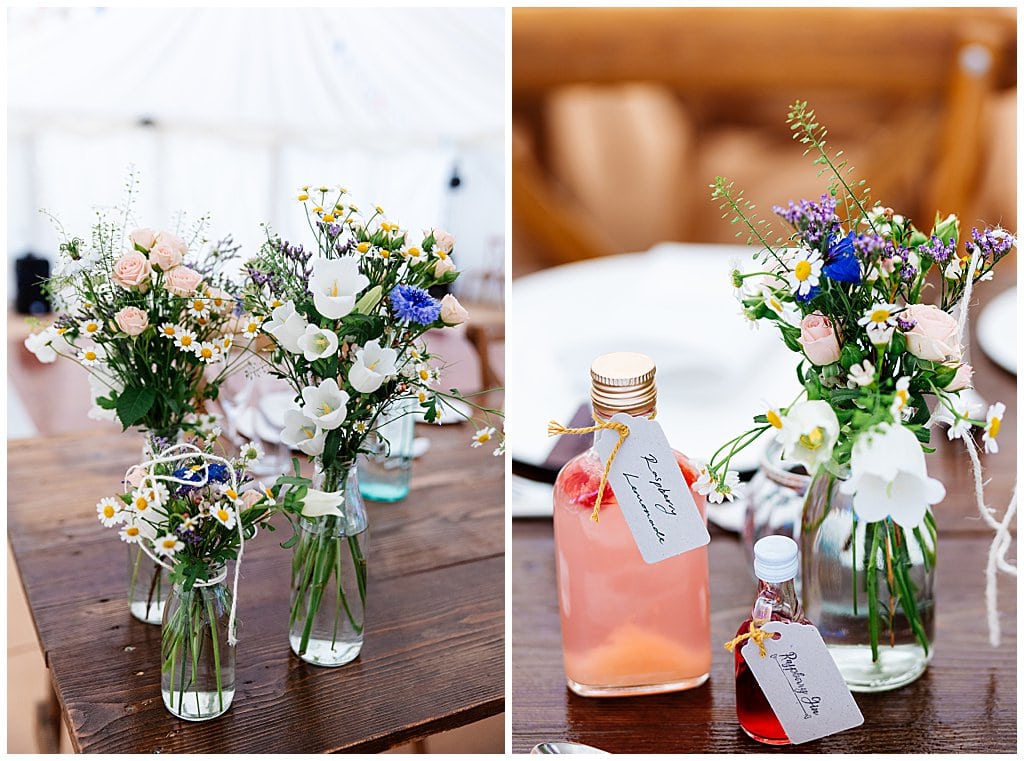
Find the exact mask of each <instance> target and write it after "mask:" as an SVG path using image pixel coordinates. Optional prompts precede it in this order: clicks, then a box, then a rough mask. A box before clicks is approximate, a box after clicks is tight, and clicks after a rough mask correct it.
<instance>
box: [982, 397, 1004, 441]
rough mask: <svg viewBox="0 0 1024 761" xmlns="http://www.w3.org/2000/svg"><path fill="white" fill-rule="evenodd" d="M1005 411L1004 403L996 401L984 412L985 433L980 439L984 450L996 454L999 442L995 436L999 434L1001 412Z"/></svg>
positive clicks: (1001, 420)
mask: <svg viewBox="0 0 1024 761" xmlns="http://www.w3.org/2000/svg"><path fill="white" fill-rule="evenodd" d="M1005 412H1006V405H1005V404H1003V403H1002V402H996V403H995V404H993V405H992V406H990V407H989V408H988V412H987V413H986V414H985V433H984V434H983V435H982V437H981V440H982V441H984V442H985V451H986V452H990V453H991V454H996V453H997V452H998V451H999V442H998V441H996V437H997V436H998V435H999V429H1000V428H1002V427H1003V413H1005Z"/></svg>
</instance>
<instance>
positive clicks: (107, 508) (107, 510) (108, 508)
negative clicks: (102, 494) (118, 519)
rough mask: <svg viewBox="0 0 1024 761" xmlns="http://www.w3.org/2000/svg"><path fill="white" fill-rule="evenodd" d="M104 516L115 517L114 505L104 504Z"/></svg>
mask: <svg viewBox="0 0 1024 761" xmlns="http://www.w3.org/2000/svg"><path fill="white" fill-rule="evenodd" d="M103 517H104V518H113V517H114V507H113V505H104V506H103Z"/></svg>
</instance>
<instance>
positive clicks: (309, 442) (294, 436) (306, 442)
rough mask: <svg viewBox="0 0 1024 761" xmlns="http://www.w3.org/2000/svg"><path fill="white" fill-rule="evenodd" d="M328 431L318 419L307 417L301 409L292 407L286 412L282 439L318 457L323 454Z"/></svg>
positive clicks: (301, 450)
mask: <svg viewBox="0 0 1024 761" xmlns="http://www.w3.org/2000/svg"><path fill="white" fill-rule="evenodd" d="M326 435H327V433H326V432H325V431H324V430H323V429H322V428H320V427H319V426H318V425H317V424H316V421H315V420H313V419H312V418H310V417H307V416H306V415H304V414H303V413H302V411H301V410H296V409H290V410H287V411H286V412H285V413H284V430H283V431H281V441H282V442H283V443H285V444H287V445H288V446H289V447H291V448H292V449H298V450H299V451H300V452H302V453H304V454H308V455H309V456H311V457H316V456H317V455H319V454H323V451H324V438H325V437H326Z"/></svg>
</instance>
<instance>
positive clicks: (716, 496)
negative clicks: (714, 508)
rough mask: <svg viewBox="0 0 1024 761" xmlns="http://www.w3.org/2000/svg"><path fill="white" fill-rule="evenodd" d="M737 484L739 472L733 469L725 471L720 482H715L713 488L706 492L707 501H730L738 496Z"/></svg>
mask: <svg viewBox="0 0 1024 761" xmlns="http://www.w3.org/2000/svg"><path fill="white" fill-rule="evenodd" d="M739 486H740V474H739V473H737V472H736V471H735V470H729V471H726V474H725V478H724V479H722V481H721V482H718V483H715V484H714V488H712V489H711V490H710V491H709V492H708V493H707V498H708V502H711V503H713V504H719V503H721V502H723V501H726V500H728V501H729V502H732V501H733V500H734V499H736V497H737V496H739V493H740V489H739Z"/></svg>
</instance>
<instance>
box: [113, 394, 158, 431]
mask: <svg viewBox="0 0 1024 761" xmlns="http://www.w3.org/2000/svg"><path fill="white" fill-rule="evenodd" d="M155 401H156V390H155V389H153V388H149V387H144V388H139V387H138V386H128V387H127V388H126V389H124V391H122V392H121V393H120V394H119V395H118V397H117V402H116V405H115V409H116V410H117V418H118V420H120V421H121V426H122V427H123V428H124V429H125V430H127V429H128V428H130V427H131V426H133V425H135V424H137V423H138V422H139V421H140V420H142V418H144V417H145V416H146V413H148V412H149V411H150V409H152V407H153V402H155Z"/></svg>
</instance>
